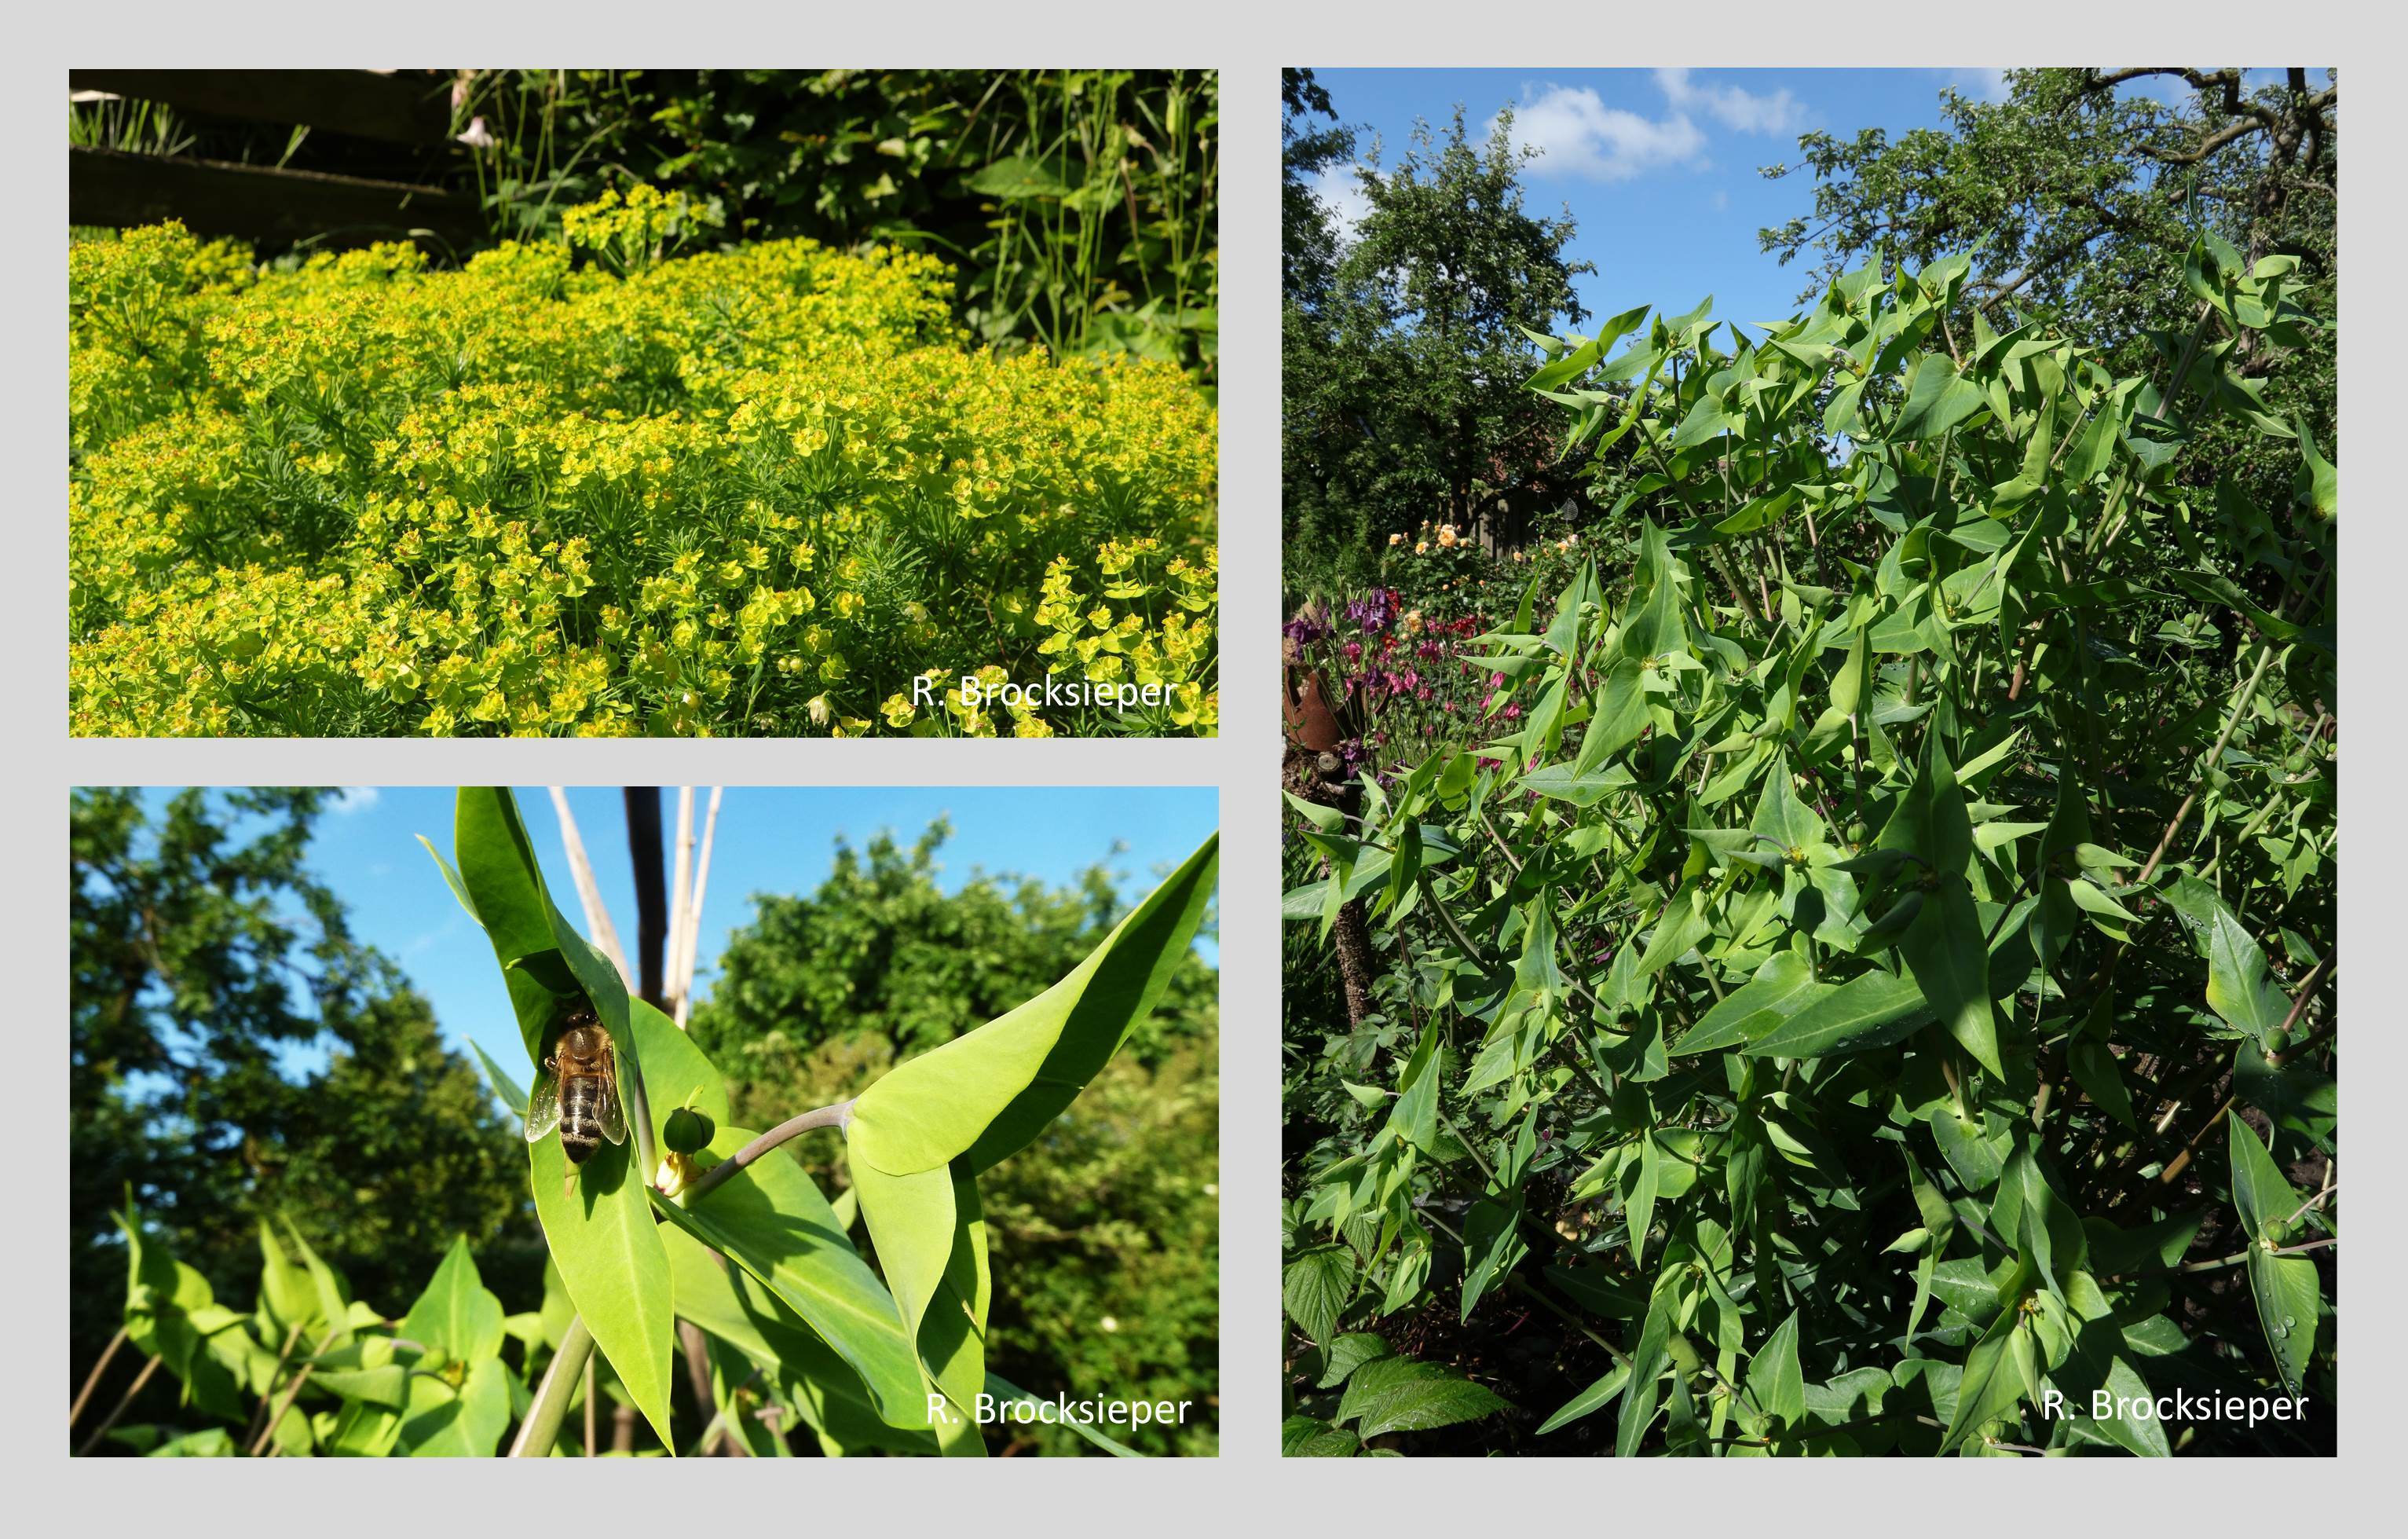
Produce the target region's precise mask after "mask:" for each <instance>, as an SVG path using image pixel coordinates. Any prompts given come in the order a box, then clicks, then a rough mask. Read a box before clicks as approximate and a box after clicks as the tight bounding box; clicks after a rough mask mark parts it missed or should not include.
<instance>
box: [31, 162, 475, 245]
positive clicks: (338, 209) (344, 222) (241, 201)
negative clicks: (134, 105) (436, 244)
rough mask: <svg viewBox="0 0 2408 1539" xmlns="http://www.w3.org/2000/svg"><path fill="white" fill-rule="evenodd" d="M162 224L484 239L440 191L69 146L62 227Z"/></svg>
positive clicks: (469, 209) (270, 232) (345, 237)
mask: <svg viewBox="0 0 2408 1539" xmlns="http://www.w3.org/2000/svg"><path fill="white" fill-rule="evenodd" d="M165 219H180V220H182V221H183V222H184V225H185V227H186V228H187V229H190V230H192V231H193V233H194V234H196V235H224V236H239V237H244V238H247V239H251V240H269V241H277V240H282V241H293V240H302V239H307V238H309V237H321V239H320V243H321V244H326V245H335V246H357V245H364V244H366V242H368V241H371V240H394V239H399V238H401V237H404V236H407V235H409V233H410V232H412V231H415V230H429V231H432V232H433V233H434V234H436V235H437V236H438V237H441V238H442V239H443V240H444V241H446V242H448V243H450V244H452V246H454V247H458V246H464V245H466V244H468V243H470V242H473V241H477V240H480V239H482V238H483V237H484V234H485V229H484V221H483V220H482V219H481V218H480V217H479V215H478V212H477V209H476V207H475V205H474V204H473V203H471V202H470V201H469V200H468V199H466V198H461V197H455V196H453V195H452V194H450V193H447V192H444V191H443V190H442V189H441V188H438V187H412V186H409V184H407V183H404V182H397V181H370V180H366V179H365V178H362V177H337V176H328V175H326V174H325V173H323V172H320V171H289V170H287V171H279V170H276V169H274V168H272V167H268V166H264V165H227V164H226V163H224V162H222V161H208V160H166V159H162V158H160V157H159V156H156V155H136V154H129V153H127V152H126V151H122V150H87V149H82V148H79V147H74V146H70V147H69V148H68V150H67V223H70V224H107V225H119V226H123V225H133V224H155V223H159V222H160V221H161V220H165Z"/></svg>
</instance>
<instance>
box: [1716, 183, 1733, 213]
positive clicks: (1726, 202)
mask: <svg viewBox="0 0 2408 1539" xmlns="http://www.w3.org/2000/svg"><path fill="white" fill-rule="evenodd" d="M1713 202H1714V211H1715V212H1717V213H1720V212H1721V211H1722V210H1723V209H1727V208H1729V207H1730V189H1728V188H1727V187H1717V188H1715V189H1714V199H1713Z"/></svg>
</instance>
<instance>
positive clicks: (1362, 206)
mask: <svg viewBox="0 0 2408 1539" xmlns="http://www.w3.org/2000/svg"><path fill="white" fill-rule="evenodd" d="M1310 185H1311V186H1312V195H1313V196H1314V197H1317V198H1319V199H1320V200H1321V203H1322V207H1324V208H1326V209H1328V210H1329V224H1330V228H1331V229H1332V230H1334V231H1335V232H1336V233H1337V236H1338V243H1339V244H1340V245H1341V246H1342V245H1345V244H1346V243H1347V242H1349V241H1351V240H1353V239H1354V238H1355V225H1357V224H1359V223H1362V221H1363V216H1364V215H1365V214H1368V213H1369V212H1370V211H1371V200H1370V199H1369V198H1367V197H1365V196H1364V195H1363V184H1362V182H1361V181H1359V180H1356V179H1355V167H1353V166H1352V165H1325V166H1323V167H1322V168H1321V169H1320V170H1318V171H1315V172H1314V173H1312V178H1311V180H1310Z"/></svg>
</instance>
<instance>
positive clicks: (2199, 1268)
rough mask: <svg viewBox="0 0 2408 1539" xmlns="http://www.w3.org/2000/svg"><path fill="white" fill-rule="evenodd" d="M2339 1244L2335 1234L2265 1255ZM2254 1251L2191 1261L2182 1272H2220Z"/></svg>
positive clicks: (2285, 1246) (2241, 1260)
mask: <svg viewBox="0 0 2408 1539" xmlns="http://www.w3.org/2000/svg"><path fill="white" fill-rule="evenodd" d="M2337 1244H2341V1236H2340V1235H2338V1234H2336V1235H2334V1236H2332V1237H2331V1238H2330V1239H2328V1240H2310V1241H2308V1242H2307V1243H2306V1244H2299V1245H2284V1246H2282V1247H2281V1248H2279V1249H2277V1250H2272V1251H2269V1252H2268V1253H2267V1254H2269V1255H2271V1256H2297V1255H2298V1254H2299V1253H2300V1252H2301V1251H2303V1250H2322V1249H2324V1248H2325V1247H2326V1246H2327V1245H2337ZM2256 1249H2257V1247H2256V1246H2254V1245H2253V1246H2251V1247H2250V1248H2249V1249H2248V1250H2244V1251H2240V1252H2237V1253H2235V1254H2233V1255H2230V1256H2219V1257H2217V1258H2216V1259H2214V1260H2213V1261H2193V1262H2191V1263H2190V1264H2189V1265H2187V1266H2186V1267H2184V1268H2183V1270H2184V1271H2185V1272H2221V1271H2222V1270H2223V1269H2225V1268H2226V1267H2237V1266H2239V1265H2240V1264H2241V1263H2242V1262H2243V1261H2246V1260H2247V1259H2249V1258H2250V1256H2251V1254H2252V1253H2253V1252H2255V1251H2256Z"/></svg>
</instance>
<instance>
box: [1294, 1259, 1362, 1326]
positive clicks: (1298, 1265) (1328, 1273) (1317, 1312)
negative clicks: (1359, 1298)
mask: <svg viewBox="0 0 2408 1539" xmlns="http://www.w3.org/2000/svg"><path fill="white" fill-rule="evenodd" d="M1354 1297H1355V1253H1354V1252H1353V1251H1350V1250H1348V1249H1347V1248H1346V1247H1345V1246H1343V1245H1318V1246H1315V1247H1314V1248H1312V1249H1311V1250H1308V1251H1304V1252H1302V1253H1301V1254H1299V1255H1297V1256H1296V1257H1294V1258H1293V1259H1290V1260H1289V1261H1288V1263H1287V1266H1286V1269H1285V1270H1284V1271H1283V1273H1281V1276H1280V1303H1281V1306H1282V1307H1283V1308H1284V1309H1285V1310H1286V1311H1287V1317H1288V1318H1289V1319H1291V1320H1294V1321H1295V1322H1296V1328H1297V1330H1301V1331H1303V1332H1304V1333H1305V1335H1306V1336H1308V1337H1310V1338H1311V1339H1312V1340H1313V1341H1315V1342H1321V1343H1326V1342H1328V1341H1329V1339H1330V1338H1331V1337H1333V1336H1335V1335H1336V1334H1337V1333H1338V1317H1339V1316H1340V1315H1342V1314H1343V1313H1345V1310H1346V1306H1347V1304H1348V1303H1349V1302H1352V1301H1353V1299H1354Z"/></svg>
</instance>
